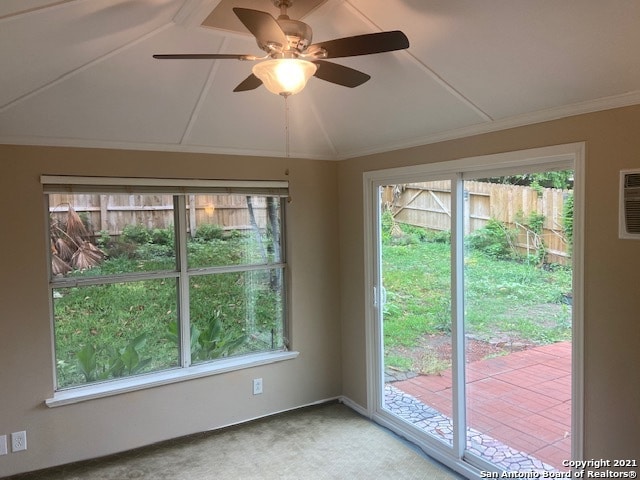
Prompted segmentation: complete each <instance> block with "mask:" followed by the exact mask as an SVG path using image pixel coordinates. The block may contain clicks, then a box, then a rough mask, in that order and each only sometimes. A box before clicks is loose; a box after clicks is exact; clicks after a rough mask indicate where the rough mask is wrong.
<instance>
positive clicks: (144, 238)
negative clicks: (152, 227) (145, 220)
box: [122, 223, 151, 245]
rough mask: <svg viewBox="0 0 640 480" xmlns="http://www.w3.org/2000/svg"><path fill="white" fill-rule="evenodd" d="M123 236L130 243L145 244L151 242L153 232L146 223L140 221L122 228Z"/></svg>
mask: <svg viewBox="0 0 640 480" xmlns="http://www.w3.org/2000/svg"><path fill="white" fill-rule="evenodd" d="M122 238H123V239H124V240H125V241H127V242H130V243H137V244H139V245H144V244H145V243H150V242H151V233H150V232H149V229H148V228H147V227H145V226H144V225H142V224H140V223H138V224H136V225H127V226H125V227H124V228H123V229H122Z"/></svg>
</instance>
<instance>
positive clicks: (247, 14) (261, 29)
mask: <svg viewBox="0 0 640 480" xmlns="http://www.w3.org/2000/svg"><path fill="white" fill-rule="evenodd" d="M233 12H234V13H235V14H236V16H237V17H238V18H239V19H240V21H241V22H242V23H243V24H244V26H245V27H247V30H249V31H250V32H251V33H252V34H253V36H254V37H256V40H257V41H258V46H259V47H260V48H262V49H264V47H266V46H267V45H268V44H269V43H277V44H279V45H281V46H282V47H286V46H287V43H288V42H287V36H286V35H285V34H284V32H283V31H282V29H281V28H280V25H278V22H277V21H276V19H275V18H273V16H272V15H271V14H269V13H267V12H261V11H260V10H252V9H250V8H240V7H235V8H234V9H233Z"/></svg>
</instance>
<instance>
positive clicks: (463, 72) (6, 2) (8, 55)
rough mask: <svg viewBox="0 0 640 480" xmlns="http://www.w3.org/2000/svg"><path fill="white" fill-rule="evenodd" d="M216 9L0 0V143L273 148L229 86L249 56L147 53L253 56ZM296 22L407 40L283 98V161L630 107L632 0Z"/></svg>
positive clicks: (458, 6)
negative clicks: (349, 82)
mask: <svg viewBox="0 0 640 480" xmlns="http://www.w3.org/2000/svg"><path fill="white" fill-rule="evenodd" d="M223 1H224V3H223V5H226V4H227V3H229V4H234V5H242V6H250V7H251V8H255V9H258V10H268V9H270V8H273V6H272V5H271V3H270V2H269V1H268V0H255V1H240V0H238V1H237V2H229V1H228V0H223ZM219 3H221V2H220V0H62V1H60V0H57V1H54V0H3V1H1V2H0V65H1V67H0V143H11V144H29V145H71V146H93V147H106V148H133V149H149V150H170V151H198V152H212V153H230V154H251V155H270V156H283V155H285V153H286V149H285V138H286V137H285V102H284V100H283V98H281V97H278V96H276V95H273V94H271V93H268V92H267V90H266V89H265V88H264V87H260V88H258V89H256V90H253V91H249V92H242V93H233V92H232V90H233V88H234V87H235V86H236V85H237V84H238V83H240V81H242V80H243V79H244V78H246V77H247V76H248V75H249V74H250V73H251V65H252V64H251V63H250V62H240V61H235V60H217V61H213V60H205V61H203V60H155V59H153V58H152V54H154V53H249V54H256V55H260V54H261V53H262V52H261V51H260V50H259V49H258V47H257V45H256V43H255V41H254V39H253V37H252V36H250V35H249V34H248V33H246V34H245V33H237V32H233V31H227V30H222V29H218V28H210V27H203V26H202V25H201V24H202V22H203V21H204V20H205V18H207V16H208V15H209V13H210V12H211V11H212V10H213V9H214V8H215V7H216V6H217V5H218V4H219ZM270 11H274V10H270ZM274 12H275V11H274ZM292 16H293V12H292ZM302 20H304V21H305V22H306V23H308V24H310V25H311V27H312V28H313V31H314V41H315V42H319V41H324V40H330V39H333V38H338V37H345V36H351V35H358V34H363V33H372V32H378V31H384V30H397V29H399V30H402V31H404V32H405V33H406V35H407V36H408V38H409V41H410V44H411V46H410V47H409V49H408V50H406V51H400V52H393V53H382V54H377V55H369V56H362V57H351V58H341V59H338V60H335V62H336V63H342V64H344V65H347V66H349V67H352V68H355V69H358V70H361V71H363V72H366V73H368V74H370V75H371V77H372V78H371V80H369V81H368V82H367V83H365V84H363V85H361V86H359V87H356V88H354V89H350V88H346V87H341V86H338V85H334V84H331V83H327V82H323V81H322V80H319V79H317V78H312V79H311V80H310V81H309V84H308V85H307V87H306V88H305V90H304V91H303V92H301V93H299V94H297V95H294V96H292V97H290V98H289V99H288V107H289V125H290V126H289V139H290V155H291V156H292V157H303V158H322V159H341V158H348V157H353V156H359V155H363V154H367V153H373V152H381V151H388V150H393V149H397V148H402V147H407V146H414V145H420V144H425V143H429V142H434V141H438V140H444V139H450V138H457V137H460V136H465V135H470V134H474V133H482V132H487V131H492V130H497V129H501V128H506V127H510V126H516V125H523V124H527V123H534V122H538V121H544V120H548V119H553V118H560V117H563V116H568V115H573V114H578V113H583V112H589V111H596V110H601V109H606V108H612V107H616V106H623V105H631V104H637V103H640V61H639V60H638V58H639V57H638V46H639V45H640V2H638V1H636V0H607V1H602V0H580V1H578V0H484V1H479V0H448V1H442V0H347V1H345V0H327V1H326V2H324V3H321V4H320V6H318V7H316V8H315V9H313V10H311V12H310V13H308V14H307V15H306V16H305V17H304V18H303V19H302Z"/></svg>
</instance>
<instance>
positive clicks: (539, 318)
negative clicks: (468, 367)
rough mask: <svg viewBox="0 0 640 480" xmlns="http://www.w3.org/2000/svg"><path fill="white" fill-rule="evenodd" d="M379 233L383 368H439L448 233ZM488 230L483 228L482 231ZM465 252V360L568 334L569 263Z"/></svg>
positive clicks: (445, 334)
mask: <svg viewBox="0 0 640 480" xmlns="http://www.w3.org/2000/svg"><path fill="white" fill-rule="evenodd" d="M393 229H394V234H393V235H392V234H383V246H382V258H383V265H382V269H383V283H384V286H385V289H386V291H387V301H386V304H385V309H384V345H385V366H386V367H387V368H391V369H393V370H399V371H411V372H414V373H420V374H433V373H439V372H441V371H443V370H445V369H447V368H449V366H450V362H451V340H450V334H451V300H450V296H451V288H450V282H451V276H450V269H451V256H450V248H451V247H450V242H449V238H448V235H447V234H446V233H443V232H441V233H433V232H428V231H426V230H423V229H420V228H416V227H411V226H407V225H399V224H395V226H393ZM483 233H486V232H481V233H479V234H477V235H478V236H479V235H482V234H483ZM468 243H469V244H471V245H476V246H477V248H474V247H470V248H467V250H466V252H465V287H464V289H465V297H464V298H465V300H464V303H465V305H464V308H465V335H466V354H467V361H473V360H479V359H482V358H486V357H491V356H495V355H502V354H507V353H509V352H511V351H514V350H521V349H523V348H527V347H530V346H534V345H543V344H549V343H554V342H558V341H562V340H568V339H570V338H571V305H570V298H571V296H570V292H571V281H572V280H571V268H570V267H563V266H559V265H539V264H538V263H537V262H536V261H534V260H535V259H532V258H526V257H515V256H512V257H510V256H509V255H496V253H495V252H496V250H495V245H493V248H487V246H486V245H483V244H481V242H478V241H473V240H472V239H471V240H470V241H469V242H468Z"/></svg>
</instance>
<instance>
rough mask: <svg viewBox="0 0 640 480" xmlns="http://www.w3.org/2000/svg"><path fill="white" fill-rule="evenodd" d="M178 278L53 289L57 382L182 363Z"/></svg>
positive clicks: (71, 383)
mask: <svg viewBox="0 0 640 480" xmlns="http://www.w3.org/2000/svg"><path fill="white" fill-rule="evenodd" d="M176 292H177V287H176V280H175V279H163V280H148V281H140V282H127V283H116V284H109V285H94V286H88V287H73V288H57V289H54V291H53V308H54V320H55V341H56V366H57V380H58V388H64V387H71V386H75V385H81V384H85V383H91V382H97V381H102V380H107V379H114V378H118V377H126V376H130V375H135V374H140V373H147V372H153V371H157V370H162V369H165V368H169V367H173V366H176V365H178V357H179V356H178V339H177V330H176V325H177V310H178V308H177V301H176V297H177V294H176Z"/></svg>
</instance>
